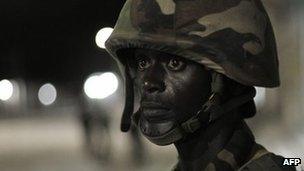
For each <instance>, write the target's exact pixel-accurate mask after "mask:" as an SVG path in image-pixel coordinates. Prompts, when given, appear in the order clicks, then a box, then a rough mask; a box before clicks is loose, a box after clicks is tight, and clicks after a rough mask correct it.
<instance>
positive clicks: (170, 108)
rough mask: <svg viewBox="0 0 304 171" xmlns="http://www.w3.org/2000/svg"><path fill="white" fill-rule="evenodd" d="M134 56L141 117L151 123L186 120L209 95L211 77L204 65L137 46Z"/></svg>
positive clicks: (133, 62) (135, 81) (132, 61)
mask: <svg viewBox="0 0 304 171" xmlns="http://www.w3.org/2000/svg"><path fill="white" fill-rule="evenodd" d="M132 59H133V60H131V63H132V64H131V66H132V68H133V70H134V71H135V72H134V74H135V80H134V83H135V89H137V90H138V93H139V99H140V111H141V116H143V117H145V118H146V119H147V120H148V121H150V122H164V121H166V120H167V121H169V120H171V121H172V120H174V121H177V122H179V123H180V122H183V121H185V120H186V119H188V118H189V117H190V116H192V115H193V114H194V113H196V112H197V111H198V110H199V109H200V108H201V106H202V105H203V104H204V102H205V101H206V100H207V98H208V97H209V95H210V81H211V78H210V75H209V72H208V71H207V70H206V69H205V68H204V67H203V66H202V65H199V64H197V63H194V62H192V61H189V60H186V59H183V58H180V57H177V56H174V55H170V54H167V53H162V52H159V51H153V50H144V49H136V50H135V52H134V58H132Z"/></svg>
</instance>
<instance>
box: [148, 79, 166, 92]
mask: <svg viewBox="0 0 304 171" xmlns="http://www.w3.org/2000/svg"><path fill="white" fill-rule="evenodd" d="M143 84H144V85H143V87H144V91H145V92H146V93H149V94H152V93H160V92H163V91H164V90H165V84H164V82H152V81H144V83H143Z"/></svg>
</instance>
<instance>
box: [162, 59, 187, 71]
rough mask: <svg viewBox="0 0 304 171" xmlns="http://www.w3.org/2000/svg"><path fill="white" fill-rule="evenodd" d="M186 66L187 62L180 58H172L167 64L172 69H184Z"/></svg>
mask: <svg viewBox="0 0 304 171" xmlns="http://www.w3.org/2000/svg"><path fill="white" fill-rule="evenodd" d="M185 66H186V65H185V63H184V62H183V61H181V60H178V59H170V61H169V62H168V64H167V67H168V69H169V70H172V71H180V70H182V69H184V67H185Z"/></svg>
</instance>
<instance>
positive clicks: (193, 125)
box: [181, 117, 201, 133]
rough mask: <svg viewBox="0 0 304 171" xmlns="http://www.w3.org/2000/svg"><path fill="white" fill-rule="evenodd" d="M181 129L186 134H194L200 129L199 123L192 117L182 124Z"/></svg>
mask: <svg viewBox="0 0 304 171" xmlns="http://www.w3.org/2000/svg"><path fill="white" fill-rule="evenodd" d="M181 126H182V128H183V130H184V131H186V132H188V133H193V132H195V131H196V130H197V129H198V128H200V126H201V123H200V121H199V120H198V119H197V118H196V117H192V118H191V119H189V120H187V121H186V122H184V123H182V125H181Z"/></svg>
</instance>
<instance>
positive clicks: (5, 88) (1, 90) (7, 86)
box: [0, 80, 14, 101]
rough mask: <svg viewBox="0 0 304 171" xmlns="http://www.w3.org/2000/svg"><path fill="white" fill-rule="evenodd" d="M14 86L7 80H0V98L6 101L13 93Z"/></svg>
mask: <svg viewBox="0 0 304 171" xmlns="http://www.w3.org/2000/svg"><path fill="white" fill-rule="evenodd" d="M13 92H14V87H13V84H12V83H11V82H10V81H9V80H1V81H0V100H3V101H6V100H8V99H10V98H11V97H12V95H13Z"/></svg>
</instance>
